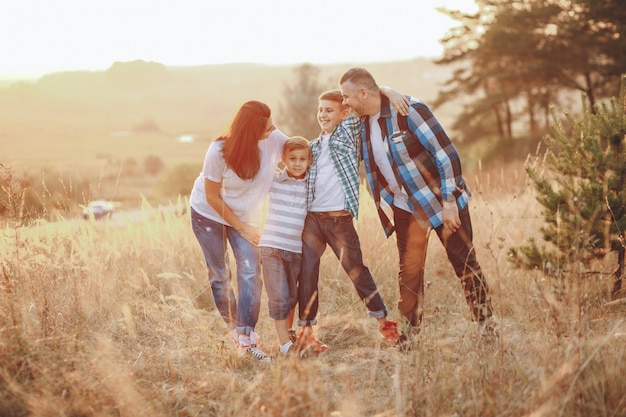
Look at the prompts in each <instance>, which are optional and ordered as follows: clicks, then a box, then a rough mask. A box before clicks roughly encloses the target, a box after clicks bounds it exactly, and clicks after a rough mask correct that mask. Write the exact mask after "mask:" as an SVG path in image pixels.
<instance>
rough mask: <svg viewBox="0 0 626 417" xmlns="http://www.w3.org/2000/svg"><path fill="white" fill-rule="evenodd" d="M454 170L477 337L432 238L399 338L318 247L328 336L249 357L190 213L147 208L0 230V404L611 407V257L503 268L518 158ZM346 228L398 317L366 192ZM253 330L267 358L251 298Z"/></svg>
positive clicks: (623, 401)
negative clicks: (414, 306) (306, 351)
mask: <svg viewBox="0 0 626 417" xmlns="http://www.w3.org/2000/svg"><path fill="white" fill-rule="evenodd" d="M469 181H470V185H471V186H472V188H473V190H474V198H473V199H472V201H471V210H472V219H473V223H474V228H475V241H474V243H475V245H476V249H477V252H478V257H479V260H480V261H481V263H482V266H483V269H484V270H485V273H486V275H487V278H488V280H489V284H490V286H491V290H492V291H491V293H492V297H493V301H494V306H495V310H496V315H497V316H496V317H497V318H496V320H497V323H498V325H499V327H500V338H499V339H498V340H497V341H493V340H488V339H483V338H481V337H479V335H478V333H477V331H476V329H475V327H474V326H473V325H472V323H471V322H470V321H469V319H468V316H469V314H468V313H469V312H468V308H467V306H466V304H465V301H464V299H463V295H462V291H461V288H460V285H459V283H458V280H457V279H456V277H454V274H453V271H452V270H451V267H450V266H449V264H448V263H447V261H446V260H445V255H444V253H443V251H442V249H441V245H440V243H439V242H438V241H437V239H436V238H435V237H434V235H432V236H431V241H430V246H429V254H428V260H427V269H426V280H427V281H428V286H427V289H426V304H425V309H426V311H425V321H424V328H423V331H422V333H421V334H420V335H419V336H418V340H417V344H416V347H415V349H414V350H412V351H409V352H398V351H396V350H395V349H393V348H390V347H388V346H387V345H386V344H385V343H384V341H383V340H382V339H380V337H379V336H378V333H377V329H376V322H375V321H374V320H372V319H369V318H367V316H366V312H365V309H364V306H363V305H362V304H361V302H360V301H359V300H358V298H357V296H356V293H355V291H354V289H353V287H352V286H351V284H350V282H349V280H348V279H347V277H346V275H345V273H344V272H343V271H342V270H341V268H340V267H339V265H338V263H337V261H336V259H335V258H334V255H332V254H331V253H330V251H327V253H326V254H325V255H324V258H323V260H322V275H321V288H320V291H321V293H320V297H321V299H320V314H319V317H318V318H319V320H320V324H319V326H318V336H319V337H320V338H321V339H322V340H324V341H325V342H326V343H328V344H329V345H330V346H331V350H330V351H329V352H328V353H327V354H325V355H323V356H321V357H319V358H312V359H308V360H297V359H293V360H283V359H281V358H276V360H275V361H274V362H273V363H271V364H259V363H257V362H254V361H253V360H252V359H251V358H241V357H239V356H238V355H237V353H236V352H235V350H234V349H233V347H232V346H231V345H230V344H229V341H228V340H226V339H225V337H224V336H225V333H226V329H225V326H224V324H223V322H222V320H221V318H220V317H219V314H218V313H217V311H216V309H215V306H214V304H213V301H212V297H211V295H210V290H209V288H208V283H207V278H206V269H205V265H204V261H203V258H202V254H201V251H200V248H199V246H198V244H197V242H196V241H195V238H194V236H193V233H192V231H191V229H190V226H189V218H188V212H187V213H184V210H179V211H176V212H162V213H160V214H158V215H156V216H155V215H154V214H155V210H156V212H157V213H159V212H158V207H146V208H145V210H146V216H145V219H144V221H139V222H137V221H132V222H130V221H129V222H121V223H120V222H118V221H116V222H115V223H106V222H69V223H53V224H41V225H39V226H38V227H35V228H28V229H27V228H20V229H17V230H14V229H8V228H5V229H3V230H2V234H1V235H0V239H2V241H1V243H0V259H2V262H1V272H0V280H1V282H2V284H1V285H0V311H2V315H0V332H1V336H0V340H1V341H2V342H1V343H0V361H1V363H2V364H3V365H2V372H1V373H0V415H7V416H9V415H10V416H25V415H37V416H59V415H68V416H113V415H115V416H132V417H136V416H150V417H154V416H248V415H255V416H337V417H339V416H341V417H357V416H358V417H361V416H377V417H391V416H481V417H482V416H511V417H513V416H515V417H518V416H533V417H539V416H546V417H548V416H581V417H582V416H585V417H587V416H624V415H626V394H624V393H625V392H626V382H625V380H624V378H623V375H624V374H625V373H626V362H625V361H626V343H625V341H626V324H625V323H624V313H625V312H626V307H625V306H624V305H623V304H621V305H620V304H617V305H615V304H609V303H607V301H608V297H609V294H608V293H609V289H610V284H611V282H610V281H611V280H610V278H609V277H608V276H607V275H606V274H608V273H609V271H610V265H600V266H598V270H599V271H605V273H606V274H603V273H597V274H594V275H593V276H588V277H585V279H574V280H572V282H573V283H574V284H571V285H568V286H562V285H561V283H560V282H557V281H555V280H553V279H551V278H550V277H548V276H544V275H543V274H542V273H541V271H531V272H527V271H520V270H516V269H512V268H511V266H510V265H509V264H508V262H507V261H506V251H507V248H508V247H510V246H511V245H518V244H520V243H521V242H523V241H524V240H525V239H527V238H528V237H530V236H534V235H536V233H537V232H538V228H539V226H540V224H541V219H540V218H539V215H538V207H537V203H536V202H535V199H534V195H533V192H532V190H531V188H530V187H529V186H528V185H527V184H526V180H525V176H524V173H523V171H522V169H521V167H520V166H514V165H508V166H503V167H501V168H499V169H494V170H489V171H478V172H475V174H474V175H473V176H472V177H471V178H469ZM181 204H184V203H181ZM357 229H358V232H359V235H360V236H361V240H362V247H363V253H364V258H365V262H366V264H367V265H369V266H370V268H371V270H372V272H373V274H374V276H375V278H376V279H377V282H378V284H379V287H380V289H381V292H382V295H383V298H384V300H385V302H386V303H387V305H388V306H389V307H390V314H391V317H392V318H397V317H398V312H397V309H396V302H397V282H396V275H397V254H396V250H395V247H394V240H393V239H389V240H387V239H385V238H384V236H383V233H382V229H381V227H380V225H379V222H378V219H377V217H376V211H375V209H374V206H373V203H372V200H371V199H370V198H369V197H368V196H367V194H366V193H364V194H363V199H362V209H361V216H360V219H359V221H358V223H357ZM556 290H559V291H558V292H557V291H556ZM257 330H258V331H259V333H260V335H261V337H262V340H261V342H262V345H263V347H264V348H265V349H266V350H267V351H268V352H269V353H270V354H272V355H273V356H277V355H278V352H277V349H278V346H277V339H276V336H275V331H274V326H273V323H272V322H271V320H270V319H269V317H268V315H267V300H266V298H265V295H264V298H263V304H262V309H261V318H260V321H259V324H258V326H257Z"/></svg>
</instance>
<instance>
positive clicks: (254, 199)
mask: <svg viewBox="0 0 626 417" xmlns="http://www.w3.org/2000/svg"><path fill="white" fill-rule="evenodd" d="M286 141H287V136H286V135H285V134H284V133H282V132H281V131H279V130H274V131H273V132H272V133H270V135H269V137H268V138H267V139H263V140H260V141H259V145H258V146H259V152H260V156H261V164H260V168H259V172H258V173H257V175H256V177H254V178H253V179H250V180H244V179H241V178H240V177H239V176H238V175H237V174H236V173H235V172H234V171H233V170H232V169H230V168H228V167H227V166H226V161H225V160H224V156H223V155H222V147H223V145H224V141H221V140H216V141H215V142H213V143H211V145H210V146H209V149H208V151H207V153H206V156H205V158H204V166H203V168H202V172H201V173H200V175H198V177H197V178H196V181H195V182H194V184H193V189H192V191H191V196H190V197H189V205H190V206H191V207H192V208H193V209H194V210H195V211H196V212H198V213H199V214H201V215H203V216H204V217H206V218H208V219H211V220H213V221H216V222H218V223H222V224H225V225H227V226H229V224H228V223H227V222H226V220H224V219H223V218H222V217H221V216H220V215H219V214H217V212H216V211H215V210H214V209H213V207H211V206H210V205H209V203H208V202H207V200H206V194H205V191H204V179H205V178H206V179H208V180H210V181H214V182H219V183H222V187H221V190H220V194H221V197H222V200H224V203H226V204H227V205H228V207H230V209H231V210H232V211H233V213H234V214H235V215H236V216H237V217H238V218H239V219H240V220H241V221H242V222H244V223H246V224H248V225H250V226H255V227H256V226H258V225H259V220H260V218H261V213H262V209H263V205H264V204H265V201H266V198H267V195H268V192H269V189H270V186H271V185H272V180H273V178H274V173H275V172H276V167H277V165H278V162H279V161H280V158H281V154H282V150H283V145H284V144H285V142H286Z"/></svg>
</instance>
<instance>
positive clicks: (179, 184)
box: [157, 164, 202, 198]
mask: <svg viewBox="0 0 626 417" xmlns="http://www.w3.org/2000/svg"><path fill="white" fill-rule="evenodd" d="M200 171H202V165H201V164H178V165H176V166H174V167H173V168H171V169H169V170H167V171H166V172H165V173H163V174H162V175H161V177H160V178H159V180H158V182H157V192H158V194H159V195H160V196H162V197H168V198H172V197H173V198H176V197H178V196H186V195H189V194H190V193H191V188H192V187H193V183H194V181H195V180H196V177H198V173H199V172H200Z"/></svg>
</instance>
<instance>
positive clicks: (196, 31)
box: [0, 0, 476, 75]
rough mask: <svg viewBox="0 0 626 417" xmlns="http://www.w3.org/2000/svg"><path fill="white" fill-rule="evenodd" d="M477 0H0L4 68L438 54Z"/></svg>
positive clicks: (26, 70)
mask: <svg viewBox="0 0 626 417" xmlns="http://www.w3.org/2000/svg"><path fill="white" fill-rule="evenodd" d="M439 6H445V7H447V8H449V9H460V10H464V11H473V10H475V8H476V6H475V4H474V2H473V0H444V1H435V0H379V1H377V2H374V1H370V0H316V1H308V0H270V1H259V0H233V1H229V0H169V1H165V0H108V1H93V0H14V1H11V2H6V3H5V4H4V5H3V6H2V7H0V39H2V41H1V42H0V56H1V57H2V58H1V59H0V75H6V74H11V75H16V74H17V75H21V74H26V75H40V74H43V73H46V72H51V71H59V70H79V69H86V70H104V69H107V68H108V67H110V66H111V64H113V62H115V61H132V60H136V59H143V60H145V61H157V62H160V63H163V64H166V65H204V64H216V63H229V62H256V63H266V64H285V63H288V64H292V63H301V62H310V63H312V64H326V63H333V62H338V63H343V62H353V61H360V62H371V61H387V60H403V59H412V58H414V57H416V56H429V57H430V56H432V57H435V56H439V55H441V52H442V48H441V45H440V44H439V42H438V41H439V39H440V38H441V37H442V36H443V35H444V33H445V32H446V31H447V29H448V28H449V27H451V26H454V25H455V22H454V21H452V20H451V19H448V18H447V17H446V16H444V15H443V14H441V13H439V12H437V11H436V10H435V8H436V7H439Z"/></svg>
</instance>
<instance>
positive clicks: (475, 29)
mask: <svg viewBox="0 0 626 417" xmlns="http://www.w3.org/2000/svg"><path fill="white" fill-rule="evenodd" d="M476 3H477V5H478V6H479V11H478V13H475V14H471V13H462V12H459V11H451V10H445V9H442V11H443V12H444V13H446V14H448V15H449V16H450V17H452V18H453V19H455V20H457V21H459V22H460V23H461V25H460V26H458V27H456V28H454V29H453V30H452V31H450V32H449V33H448V34H447V36H446V37H445V38H444V39H443V40H442V42H443V44H444V48H445V52H444V56H443V58H442V59H440V60H439V61H438V63H439V64H455V65H456V66H457V68H458V69H457V70H456V71H455V72H454V74H453V76H452V77H451V78H450V79H449V80H448V82H447V83H446V89H445V90H444V91H442V92H441V93H440V95H439V97H438V99H437V101H436V103H435V104H442V103H445V102H447V101H451V100H454V99H457V98H459V97H462V96H465V97H466V98H467V97H469V98H470V99H467V100H465V102H466V105H465V107H464V108H463V110H462V112H461V113H460V114H459V116H458V118H457V120H456V122H455V124H454V125H453V128H454V129H456V130H458V131H459V132H462V136H463V137H464V139H466V140H471V139H472V138H476V137H484V136H492V137H496V138H498V139H499V140H510V139H513V138H514V136H516V133H515V127H516V123H517V124H518V125H520V126H522V127H521V131H522V132H523V133H522V134H523V135H528V136H530V137H533V138H538V137H539V136H540V135H541V134H542V132H544V131H545V129H546V126H547V125H548V123H549V113H550V111H549V109H550V106H553V105H555V104H559V102H560V96H561V95H562V94H563V92H567V91H580V92H584V93H585V97H586V99H587V100H588V106H587V108H588V109H589V110H590V111H595V108H596V107H595V104H596V102H597V101H598V100H599V99H602V98H606V97H609V96H611V95H616V92H617V90H618V88H619V75H620V74H621V72H623V71H624V70H625V69H626V8H624V7H623V4H621V2H617V1H614V0H568V1H559V0H525V1H510V0H476Z"/></svg>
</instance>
